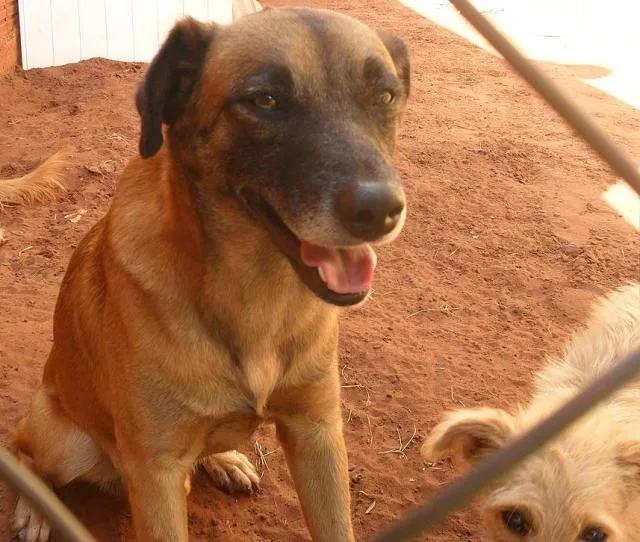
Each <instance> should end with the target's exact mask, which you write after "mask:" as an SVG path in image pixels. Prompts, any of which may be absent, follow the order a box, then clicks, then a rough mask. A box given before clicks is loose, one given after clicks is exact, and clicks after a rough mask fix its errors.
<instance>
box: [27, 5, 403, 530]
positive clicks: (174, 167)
mask: <svg viewBox="0 0 640 542" xmlns="http://www.w3.org/2000/svg"><path fill="white" fill-rule="evenodd" d="M408 92H409V61H408V57H407V51H406V47H405V46H404V44H403V42H402V41H400V40H398V39H396V38H393V37H391V36H388V35H386V34H382V33H378V32H375V31H374V30H372V29H370V28H369V27H367V26H365V25H364V24H362V23H360V22H358V21H356V20H354V19H351V18H349V17H346V16H343V15H339V14H336V13H332V12H329V11H315V10H309V9H274V10H264V11H262V12H260V13H257V14H254V15H248V16H246V17H243V18H241V19H239V20H238V21H237V22H235V23H234V24H232V25H230V26H227V27H220V26H217V25H214V24H202V23H199V22H197V21H195V20H192V19H187V20H184V21H182V22H180V23H178V24H177V25H176V26H175V27H174V29H173V30H172V32H171V33H170V35H169V37H168V38H167V40H166V42H165V43H164V45H163V46H162V48H161V50H160V51H159V53H158V55H157V56H156V58H155V59H154V60H153V62H152V64H151V65H150V67H149V69H148V72H147V75H146V78H145V80H144V83H143V84H142V86H141V87H140V90H139V92H138V95H137V106H138V110H139V112H140V115H141V118H142V133H141V139H140V154H141V155H142V157H141V158H135V159H133V160H132V161H131V162H130V164H129V165H128V167H127V168H126V169H125V171H124V173H123V174H122V177H121V178H120V181H119V185H118V190H117V194H116V196H115V199H114V201H113V204H112V206H111V209H110V210H109V212H108V213H107V215H106V216H105V218H104V219H103V220H101V221H100V222H98V224H96V226H95V227H94V228H93V229H92V230H91V231H90V232H89V234H88V235H87V236H86V237H85V238H84V240H83V241H82V242H81V243H80V245H79V246H78V249H77V250H76V252H75V254H74V255H73V257H72V259H71V262H70V264H69V268H68V271H67V274H66V277H65V279H64V281H63V284H62V287H61V291H60V295H59V298H58V302H57V306H56V312H55V318H54V345H53V348H52V351H51V354H50V356H49V359H48V361H47V364H46V367H45V371H44V377H43V383H42V387H41V388H40V390H39V391H38V392H37V394H36V396H35V398H34V401H33V405H32V408H31V411H30V413H29V415H28V416H27V418H26V419H25V420H24V421H23V422H22V423H21V425H20V427H19V429H18V433H17V445H18V448H19V450H20V452H21V453H22V455H23V457H24V458H25V460H29V459H30V461H31V463H32V465H33V467H34V469H35V470H36V472H38V473H39V474H40V475H41V476H42V477H43V478H45V479H46V480H48V481H49V482H50V483H51V484H52V485H54V486H60V485H64V484H67V483H69V482H71V481H72V480H77V479H82V480H88V481H90V482H93V483H96V484H99V485H101V486H103V487H111V486H115V485H117V484H118V482H119V481H120V480H122V481H123V482H124V486H125V487H126V489H127V492H128V496H129V500H130V503H131V508H132V512H133V521H134V526H135V531H136V534H137V538H138V540H141V541H142V540H163V541H167V542H180V541H186V540H187V501H186V496H187V492H188V488H189V476H190V472H191V470H192V468H193V466H194V464H195V463H196V462H198V461H200V462H201V463H202V464H203V465H204V467H205V468H206V470H207V471H208V472H209V473H210V474H212V475H213V476H214V478H215V479H216V480H217V481H218V483H219V484H220V485H221V486H222V487H225V488H226V489H230V490H234V489H235V490H238V489H242V490H250V489H251V487H252V485H255V484H257V483H258V479H257V477H256V474H255V472H254V470H253V467H252V466H251V464H250V463H249V462H248V461H247V460H246V458H244V457H243V456H242V455H240V454H238V453H237V452H234V451H233V450H234V449H235V448H236V447H237V446H238V445H240V444H241V443H243V442H245V441H246V440H247V439H248V438H249V437H250V435H251V434H252V432H253V431H254V430H255V429H256V427H257V426H258V425H259V424H260V423H262V422H272V423H275V424H276V426H277V431H278V436H279V439H280V441H281V443H282V447H283V449H284V451H285V454H286V458H287V462H288V464H289V468H290V470H291V473H292V476H293V479H294V482H295V486H296V489H297V492H298V495H299V498H300V501H301V504H302V509H303V512H304V516H305V519H306V522H307V525H308V527H309V530H310V532H311V534H312V537H313V539H314V540H317V541H322V540H325V541H328V542H329V541H330V542H337V541H343V540H352V539H353V531H352V526H351V521H350V497H349V485H348V477H347V455H346V450H345V444H344V440H343V434H342V418H341V411H340V384H339V374H338V370H337V343H338V316H339V314H338V313H339V311H338V309H337V308H336V306H347V305H355V304H358V303H360V302H362V301H363V300H364V299H365V298H366V296H367V292H368V290H369V287H370V284H371V281H372V278H373V271H374V267H375V254H374V252H373V250H372V248H371V246H370V243H378V242H384V241H389V240H391V239H392V238H394V237H395V236H396V235H397V234H398V232H399V230H400V229H401V228H402V224H403V222H404V217H405V201H404V195H403V191H402V189H401V186H400V184H399V180H398V178H397V175H396V173H395V171H394V169H393V167H392V165H391V157H392V153H393V148H394V143H395V139H396V131H397V128H398V124H399V120H400V117H401V114H402V111H403V109H404V104H405V100H406V98H407V95H408ZM163 124H164V125H165V132H164V136H163ZM15 521H16V528H17V530H18V532H19V533H21V535H22V536H23V537H24V538H26V539H27V540H29V541H35V540H45V539H46V538H47V537H48V527H47V526H46V525H44V524H43V523H42V521H41V520H40V518H38V516H37V515H36V514H34V513H32V512H31V511H30V509H29V507H28V505H27V504H26V503H25V502H24V501H22V500H21V501H19V504H18V507H17V510H16V519H15ZM38 537H39V538H38Z"/></svg>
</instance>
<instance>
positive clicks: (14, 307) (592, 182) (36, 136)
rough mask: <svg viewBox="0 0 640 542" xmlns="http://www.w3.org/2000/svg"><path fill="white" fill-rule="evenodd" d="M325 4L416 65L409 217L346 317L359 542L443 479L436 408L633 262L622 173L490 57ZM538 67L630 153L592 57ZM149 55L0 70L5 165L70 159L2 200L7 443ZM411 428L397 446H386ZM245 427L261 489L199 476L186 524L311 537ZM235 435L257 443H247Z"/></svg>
mask: <svg viewBox="0 0 640 542" xmlns="http://www.w3.org/2000/svg"><path fill="white" fill-rule="evenodd" d="M276 3H278V4H283V3H286V2H284V1H279V2H273V3H272V4H276ZM305 3H307V4H310V5H314V4H315V5H320V4H321V2H315V1H311V0H307V1H306V2H305ZM322 5H323V6H325V7H330V8H334V9H340V10H343V11H345V12H347V13H349V14H351V15H355V16H358V17H360V18H362V19H364V20H365V21H367V22H369V23H372V24H374V25H376V26H378V27H381V28H386V29H388V30H391V31H393V32H395V33H397V34H399V35H401V36H403V37H405V38H406V39H407V41H408V42H409V44H410V47H411V51H412V62H413V74H414V75H413V90H412V98H411V103H410V106H409V110H408V114H407V116H406V125H405V129H404V132H403V135H402V137H401V141H400V146H399V149H398V166H399V169H400V171H401V172H402V174H403V176H404V178H405V180H406V186H407V191H408V195H409V200H410V216H409V220H408V223H407V227H406V230H405V232H404V233H403V234H402V235H401V237H400V238H399V240H398V241H397V242H396V243H395V244H393V245H392V246H388V247H384V248H382V249H380V251H379V255H380V264H379V272H378V276H377V279H376V284H375V293H374V295H373V298H372V300H371V301H370V302H369V303H368V304H367V305H366V306H365V307H364V308H363V309H361V310H358V311H354V312H351V313H348V314H347V315H346V316H345V318H344V324H343V333H342V348H341V359H340V364H341V367H342V374H343V379H344V383H345V388H344V417H345V422H346V423H345V427H346V438H347V442H348V448H349V455H350V462H351V477H352V494H353V517H354V521H355V526H356V531H357V537H358V539H365V538H367V537H369V536H370V535H372V534H373V533H375V532H377V531H378V530H380V529H381V528H383V527H385V526H388V525H389V524H390V523H391V522H392V521H393V520H394V519H396V518H398V517H400V516H401V515H402V514H404V513H405V512H407V511H408V510H409V509H411V508H412V507H414V506H416V505H418V504H419V503H420V502H422V501H423V499H425V498H427V497H428V496H430V495H432V494H433V493H434V492H435V491H437V489H438V488H439V487H440V486H441V485H442V484H443V483H444V482H446V481H447V480H448V479H450V475H451V468H450V466H449V464H448V463H447V462H444V463H443V464H441V465H436V466H433V467H428V466H426V465H424V464H423V462H422V461H421V459H420V457H419V453H418V445H419V443H420V442H421V441H422V440H423V437H424V435H425V434H426V431H427V430H428V428H429V427H431V426H432V424H433V423H434V422H435V420H436V419H437V418H438V417H439V416H440V414H441V413H442V412H443V410H445V409H449V408H454V407H459V406H460V405H466V406H473V405H481V404H491V405H498V406H509V405H512V404H513V403H515V402H517V401H520V400H523V399H525V398H526V396H527V394H528V391H529V386H530V382H531V378H532V374H533V372H534V371H535V370H536V368H537V367H538V366H539V364H540V363H541V361H542V360H543V358H544V356H545V355H546V354H550V353H554V352H557V351H558V349H559V348H560V347H561V344H562V342H563V341H564V340H565V339H566V337H567V334H568V332H569V331H570V330H571V329H572V328H574V327H575V326H576V325H578V324H579V322H581V321H582V319H583V316H584V312H585V309H586V308H587V306H588V304H589V302H590V301H591V300H592V299H593V298H594V297H595V296H596V295H597V294H600V293H602V292H604V291H605V290H606V289H608V288H610V287H613V286H616V285H618V284H620V283H621V282H623V281H624V280H626V279H629V278H632V277H638V276H639V271H640V268H639V262H640V242H639V239H638V234H637V233H636V232H635V231H634V230H633V229H632V228H631V226H629V225H628V224H627V223H626V222H624V221H623V220H622V219H620V218H619V217H618V216H617V215H616V213H615V212H614V211H613V210H612V209H610V208H609V207H608V206H607V205H606V204H605V203H604V202H603V200H602V199H601V194H602V192H603V191H604V190H605V189H606V188H607V187H608V186H609V185H610V184H611V183H613V182H614V181H615V180H616V179H615V178H614V177H613V176H612V175H611V174H610V173H609V171H608V170H607V168H606V167H605V166H604V165H602V163H601V162H600V161H599V160H598V159H597V158H596V157H595V156H594V155H593V154H592V153H591V152H590V151H589V150H588V149H587V148H586V147H585V146H584V145H583V144H582V143H581V142H580V141H579V140H578V139H577V138H576V137H575V136H573V135H572V133H571V132H570V131H569V129H568V128H566V127H565V125H564V124H563V123H562V122H561V121H559V120H558V119H557V118H556V117H555V115H554V114H553V113H552V112H551V111H550V110H548V109H547V107H546V106H545V105H544V104H543V103H542V102H541V101H540V100H539V99H537V97H535V96H534V95H533V94H532V92H531V91H530V90H529V89H528V88H527V87H525V85H524V84H523V83H522V82H521V81H520V80H519V79H518V77H517V76H516V75H514V74H513V73H511V72H510V70H509V68H508V67H507V66H506V65H505V64H504V63H503V62H502V61H501V60H500V59H499V58H497V57H496V56H494V55H491V54H489V53H488V52H486V51H484V50H482V49H480V48H478V47H476V46H474V45H471V44H469V43H468V42H466V41H464V40H463V39H461V38H460V37H458V36H456V35H454V34H452V33H450V32H448V31H446V30H443V29H442V28H439V27H437V26H435V25H434V24H433V23H430V22H429V21H427V20H426V19H423V18H422V17H420V16H419V15H417V14H415V13H413V12H411V11H409V10H408V9H406V8H404V7H401V6H400V5H399V4H396V3H395V2H392V1H390V0H376V1H375V2H373V1H367V0H340V1H324V2H322ZM544 67H545V68H546V69H547V70H549V71H550V73H551V74H552V75H553V76H554V78H555V79H556V80H557V81H558V82H559V83H561V84H562V85H564V86H565V87H566V88H568V89H569V90H570V91H571V93H572V95H573V96H574V97H575V98H576V99H577V100H578V101H579V102H580V103H581V104H582V105H583V106H584V107H585V108H587V109H588V110H589V111H591V113H592V114H593V115H594V117H595V118H596V119H597V120H598V121H599V122H600V124H601V125H602V126H603V127H604V128H605V129H606V130H608V131H609V133H611V135H612V136H613V137H614V139H615V140H616V141H617V142H618V143H620V144H621V145H623V146H624V147H626V148H627V149H628V151H629V152H630V153H631V155H632V156H634V157H635V158H636V159H640V130H639V129H638V128H639V127H640V113H639V112H638V111H636V110H634V109H632V108H630V107H629V106H627V105H625V104H624V103H622V102H619V101H617V100H616V99H615V98H611V97H610V96H608V95H606V94H604V93H601V92H600V91H598V90H596V89H594V88H592V87H589V86H586V85H585V84H583V83H582V82H580V80H579V79H578V78H580V77H588V76H589V74H590V73H591V72H592V71H594V70H596V71H597V70H598V68H597V67H588V66H574V67H571V66H562V65H551V64H545V65H544ZM143 71H144V66H141V65H134V64H122V63H116V62H109V61H103V60H91V61H87V62H83V63H81V64H76V65H69V66H65V67H61V68H55V69H46V70H33V71H30V72H27V73H19V74H14V75H9V76H6V77H4V78H1V79H0V103H2V107H1V108H0V177H7V176H11V175H17V174H21V173H23V172H26V171H28V170H30V169H31V168H32V167H34V166H35V165H37V164H38V163H39V162H40V161H41V160H43V159H45V158H46V157H47V156H49V155H50V154H52V153H53V152H55V151H56V150H58V149H59V147H60V146H61V145H63V144H65V143H71V144H73V145H75V147H76V152H75V153H74V155H73V157H74V163H75V164H77V166H75V167H74V168H73V170H72V171H71V172H70V177H71V178H72V179H73V181H74V186H73V189H72V190H71V191H70V192H69V193H68V195H66V196H64V197H63V198H61V199H60V200H59V201H58V202H56V203H53V204H47V205H41V206H36V207H31V208H28V207H15V208H6V209H4V210H3V211H2V212H0V227H2V228H4V229H5V230H6V238H7V239H6V243H5V244H4V245H2V246H1V247H0V442H3V443H4V442H6V440H7V438H8V435H9V432H10V431H11V430H12V428H14V427H15V425H16V423H17V422H18V420H19V418H20V417H21V416H22V415H23V414H24V412H25V410H26V408H27V404H28V401H29V398H30V396H31V395H32V392H33V391H34V389H35V388H36V386H37V384H38V381H39V378H40V374H41V369H42V365H43V362H44V360H45V357H46V355H47V352H48V349H49V348H50V345H51V331H52V330H51V327H52V324H51V319H52V312H53V307H54V302H55V298H56V295H57V291H58V287H59V284H60V281H61V279H62V276H63V272H64V269H65V267H66V265H67V262H68V260H69V257H70V255H71V253H72V251H73V249H74V247H75V246H76V244H77V243H78V241H79V239H80V238H81V237H82V235H83V234H84V233H85V232H86V231H87V230H88V229H89V228H90V226H91V225H92V224H93V223H94V222H95V221H96V220H97V219H98V218H99V217H100V216H101V215H102V214H103V213H104V212H105V211H106V209H107V206H108V205H109V202H110V199H111V197H112V195H113V192H114V188H115V185H116V179H117V175H118V172H119V171H120V170H121V169H122V167H123V165H124V164H125V162H126V161H127V159H128V158H129V157H131V156H132V155H133V154H134V153H135V152H136V137H137V132H138V121H137V117H136V113H135V110H134V107H133V99H132V95H133V92H134V89H135V86H136V84H137V83H138V81H139V80H140V78H141V76H142V73H143ZM78 215H79V216H80V218H79V220H77V221H74V220H76V218H77V217H78ZM79 385H81V383H79ZM414 431H416V434H415V436H414V438H413V440H412V441H411V443H410V444H409V445H408V446H407V447H406V448H405V450H404V453H403V454H400V453H396V452H393V451H392V450H397V449H398V447H399V442H398V440H399V438H400V439H402V443H403V445H404V443H407V441H409V440H410V439H411V437H412V435H413V433H414ZM256 439H257V441H258V442H259V443H260V444H261V445H262V447H264V448H265V449H266V450H268V451H273V453H272V454H271V455H269V456H268V458H267V462H268V467H269V468H268V470H264V473H263V479H262V490H261V492H260V493H259V494H257V495H256V496H254V497H251V498H240V499H238V500H236V499H234V498H231V497H228V496H226V495H224V494H222V493H220V492H219V491H217V490H216V489H215V488H214V487H213V485H212V484H211V483H210V482H209V481H208V480H207V479H205V478H204V477H202V478H200V479H198V480H196V483H195V488H194V492H193V493H192V495H191V498H190V525H191V536H192V539H193V540H210V539H220V540H225V539H226V540H233V539H238V538H242V539H244V540H260V541H266V540H274V541H276V540H277V541H297V540H306V539H308V535H307V533H306V531H305V528H304V524H303V521H302V517H301V514H300V510H299V507H298V503H297V500H296V496H295V493H294V491H293V487H292V482H291V478H290V476H289V474H288V472H287V470H286V466H285V463H284V458H283V455H282V452H281V450H278V446H277V442H276V440H275V438H274V434H273V431H272V430H271V429H270V428H264V429H262V430H260V431H259V433H258V434H257V435H256ZM245 451H246V452H247V453H248V454H249V456H250V457H251V458H252V459H256V455H255V452H254V443H248V444H247V447H246V450H245ZM61 495H62V496H63V498H64V500H65V501H66V502H67V503H68V504H69V505H70V506H71V508H72V509H73V510H74V511H75V512H76V513H77V514H78V515H79V517H80V518H81V520H82V521H84V522H85V523H86V524H87V525H89V527H90V528H91V530H92V531H93V532H94V533H95V535H96V536H97V537H98V539H99V540H101V541H113V540H130V539H131V524H130V516H129V512H128V510H127V505H126V503H124V502H123V501H120V500H117V499H114V498H110V497H105V496H101V495H100V494H99V493H98V492H97V491H96V490H94V489H92V488H89V487H85V486H75V487H71V488H68V489H65V490H64V491H63V492H61ZM14 498H15V496H14V494H13V493H12V492H10V491H9V490H7V489H6V488H4V487H3V486H0V540H9V539H10V536H11V535H10V529H9V522H10V515H11V513H12V508H13V502H14ZM374 503H375V505H374ZM479 528H480V523H479V520H478V516H477V514H476V513H475V512H474V510H473V509H471V510H467V511H464V512H461V513H459V514H457V515H455V516H454V517H453V518H451V519H450V521H449V522H448V523H447V524H446V525H444V526H442V527H441V528H440V529H438V531H437V532H436V533H435V534H432V535H429V537H428V538H426V539H427V540H433V541H478V540H480V534H479V532H480V531H479Z"/></svg>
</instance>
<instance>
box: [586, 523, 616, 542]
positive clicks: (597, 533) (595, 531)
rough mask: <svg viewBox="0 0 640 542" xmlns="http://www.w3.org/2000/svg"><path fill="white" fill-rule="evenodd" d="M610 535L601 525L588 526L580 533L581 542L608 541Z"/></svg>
mask: <svg viewBox="0 0 640 542" xmlns="http://www.w3.org/2000/svg"><path fill="white" fill-rule="evenodd" d="M607 538H609V536H608V535H607V533H605V532H604V531H603V530H602V529H600V527H587V528H586V529H585V530H584V531H582V534H581V535H580V541H581V542H606V540H607Z"/></svg>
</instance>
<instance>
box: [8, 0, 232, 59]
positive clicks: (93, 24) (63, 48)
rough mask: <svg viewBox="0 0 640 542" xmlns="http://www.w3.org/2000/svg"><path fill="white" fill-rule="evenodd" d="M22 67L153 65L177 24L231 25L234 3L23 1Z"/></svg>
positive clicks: (200, 0)
mask: <svg viewBox="0 0 640 542" xmlns="http://www.w3.org/2000/svg"><path fill="white" fill-rule="evenodd" d="M19 9H20V36H21V40H22V67H23V68H24V69H25V70H27V69H30V68H44V67H48V66H59V65H61V64H68V63H70V62H78V61H80V60H85V59H87V58H93V57H103V58H110V59H112V60H125V61H136V62H149V61H150V60H151V58H152V57H153V55H154V53H155V52H156V51H157V49H158V47H159V45H160V44H161V43H162V41H163V40H164V38H165V36H166V35H167V33H168V31H169V29H170V28H171V26H172V25H173V23H174V22H175V21H176V19H178V18H180V17H182V16H183V15H191V16H193V17H195V18H196V19H200V20H209V21H215V22H219V23H229V22H231V20H232V17H233V10H232V0H19Z"/></svg>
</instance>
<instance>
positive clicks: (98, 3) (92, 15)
mask: <svg viewBox="0 0 640 542" xmlns="http://www.w3.org/2000/svg"><path fill="white" fill-rule="evenodd" d="M25 1H27V2H32V1H33V0H25ZM107 1H108V0H78V20H79V21H80V51H79V55H80V59H79V60H84V59H86V58H94V57H97V56H101V57H105V58H106V56H107V10H106V3H107ZM72 62H74V61H72ZM25 68H26V66H25Z"/></svg>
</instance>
